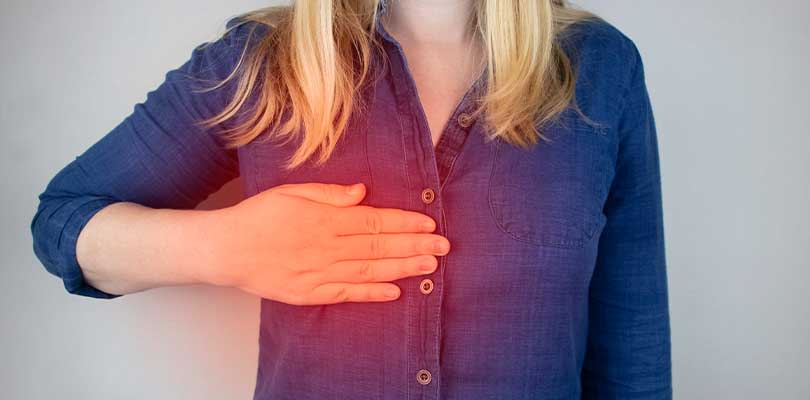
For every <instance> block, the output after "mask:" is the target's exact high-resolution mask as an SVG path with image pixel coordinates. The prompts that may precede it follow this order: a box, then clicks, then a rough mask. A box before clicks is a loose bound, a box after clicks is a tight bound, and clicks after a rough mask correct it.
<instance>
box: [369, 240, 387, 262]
mask: <svg viewBox="0 0 810 400" xmlns="http://www.w3.org/2000/svg"><path fill="white" fill-rule="evenodd" d="M369 245H370V246H371V249H370V251H371V256H372V257H374V258H382V257H383V256H384V255H385V252H386V249H385V246H386V241H385V239H383V238H382V237H380V236H372V238H371V240H370V241H369Z"/></svg>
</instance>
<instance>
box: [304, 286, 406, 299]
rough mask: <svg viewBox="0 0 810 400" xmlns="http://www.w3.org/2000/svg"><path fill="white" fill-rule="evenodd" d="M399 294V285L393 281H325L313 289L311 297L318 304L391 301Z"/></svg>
mask: <svg viewBox="0 0 810 400" xmlns="http://www.w3.org/2000/svg"><path fill="white" fill-rule="evenodd" d="M399 295H400V289H399V286H397V285H395V284H393V283H361V284H353V283H324V284H323V285H320V286H318V287H316V288H315V289H313V291H312V292H311V295H310V298H311V299H312V301H313V302H314V303H317V304H335V303H346V302H379V301H391V300H396V299H397V298H399Z"/></svg>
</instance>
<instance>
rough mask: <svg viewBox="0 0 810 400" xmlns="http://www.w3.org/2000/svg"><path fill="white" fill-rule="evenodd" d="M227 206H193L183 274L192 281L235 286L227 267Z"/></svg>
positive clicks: (230, 270)
mask: <svg viewBox="0 0 810 400" xmlns="http://www.w3.org/2000/svg"><path fill="white" fill-rule="evenodd" d="M229 216H230V213H229V209H228V208H224V209H217V210H195V211H194V214H192V217H191V218H192V222H191V223H190V224H189V229H190V235H189V236H190V240H189V241H188V243H189V244H190V247H189V249H188V256H187V257H185V258H186V259H187V260H191V262H189V263H185V267H184V268H185V269H186V272H185V274H186V275H187V276H188V279H189V280H190V281H192V282H193V283H195V284H208V285H215V286H235V284H236V282H237V277H236V275H235V273H234V271H233V269H232V268H229V263H228V253H229V252H228V251H227V241H228V238H227V237H226V235H227V233H228V232H232V229H230V228H229V225H230V223H229Z"/></svg>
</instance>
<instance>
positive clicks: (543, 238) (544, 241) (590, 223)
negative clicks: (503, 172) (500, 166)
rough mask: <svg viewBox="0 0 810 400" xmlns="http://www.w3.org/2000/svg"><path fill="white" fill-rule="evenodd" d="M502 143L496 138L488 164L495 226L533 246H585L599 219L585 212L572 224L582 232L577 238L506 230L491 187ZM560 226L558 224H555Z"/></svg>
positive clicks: (489, 204)
mask: <svg viewBox="0 0 810 400" xmlns="http://www.w3.org/2000/svg"><path fill="white" fill-rule="evenodd" d="M502 144H503V142H502V140H501V138H496V141H495V149H494V153H495V154H494V156H493V160H492V165H491V166H490V173H489V182H487V205H488V206H489V211H490V215H491V216H492V220H493V221H494V222H495V226H497V227H498V230H500V231H501V232H503V233H504V234H506V235H507V236H509V237H510V238H512V239H514V240H516V241H519V242H524V243H528V244H531V245H534V246H541V247H554V248H561V249H579V248H582V247H584V246H585V244H586V243H588V242H589V241H590V240H592V239H593V235H594V233H595V232H596V230H597V228H598V226H599V224H600V220H599V216H598V215H593V214H586V215H585V218H584V224H583V225H573V226H575V227H576V229H578V230H579V231H581V232H582V237H581V238H579V239H574V240H567V239H554V238H551V236H553V235H547V234H544V235H535V236H537V238H536V239H532V238H529V237H527V236H519V235H517V234H515V233H513V232H510V231H509V230H507V229H506V228H505V227H504V225H503V223H502V221H501V219H500V218H498V214H497V212H496V210H495V205H494V202H493V201H492V188H493V186H494V184H493V182H494V181H495V179H494V177H495V166H496V165H497V163H498V160H499V158H500V148H501V145H502ZM557 225H558V226H560V225H559V224H557Z"/></svg>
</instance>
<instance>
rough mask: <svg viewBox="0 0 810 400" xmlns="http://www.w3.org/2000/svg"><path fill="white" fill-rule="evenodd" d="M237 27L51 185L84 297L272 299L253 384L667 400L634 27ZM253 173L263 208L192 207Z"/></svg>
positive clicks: (431, 18)
mask: <svg viewBox="0 0 810 400" xmlns="http://www.w3.org/2000/svg"><path fill="white" fill-rule="evenodd" d="M228 28H229V29H228V30H227V32H226V33H225V34H224V35H223V36H222V37H221V38H219V39H218V40H216V41H215V42H213V43H209V44H206V45H204V46H199V47H197V48H196V49H194V52H193V53H192V55H191V58H190V59H189V61H188V62H186V63H185V64H183V65H182V66H181V67H179V68H178V69H176V70H173V71H170V72H169V73H168V74H167V75H166V80H165V82H163V83H162V84H161V85H160V86H159V87H158V88H157V89H156V90H154V91H152V92H150V93H149V94H148V96H147V99H146V101H145V102H143V103H139V104H137V105H136V106H135V110H134V112H133V113H132V114H131V115H130V116H128V117H127V118H126V119H125V120H124V121H123V122H121V124H120V125H118V126H117V127H115V128H114V129H113V130H112V131H111V132H109V133H108V134H107V135H106V136H104V137H103V138H102V139H101V140H100V141H98V142H97V143H96V144H94V145H93V146H92V147H91V148H89V149H88V150H87V151H86V152H85V153H83V154H82V155H81V156H79V157H77V159H76V160H75V161H73V162H71V163H70V164H69V165H67V166H66V167H65V168H64V169H63V170H62V171H60V172H59V173H58V174H57V175H56V176H55V177H54V178H53V180H52V181H51V182H50V183H49V185H48V187H47V188H46V190H45V192H44V193H42V195H41V196H40V205H39V209H38V212H37V214H36V216H35V217H34V220H33V221H32V225H31V228H32V232H33V234H34V239H35V241H34V249H35V251H36V254H37V256H38V257H39V258H40V260H41V261H42V263H43V264H44V265H45V267H46V268H47V269H48V270H49V271H50V272H52V273H54V274H56V275H57V276H59V277H61V278H62V279H63V281H64V284H65V287H66V288H67V290H68V291H69V292H70V293H75V294H79V295H85V296H93V297H99V298H113V297H116V296H120V295H123V294H129V293H134V292H137V291H142V290H146V289H149V288H153V287H158V286H167V285H181V284H189V283H208V284H215V285H225V286H232V287H237V288H240V289H242V290H245V291H247V292H250V293H253V294H256V295H258V296H260V297H262V312H261V331H260V354H259V369H258V374H257V384H256V390H255V398H257V399H271V398H272V399H276V398H295V399H323V398H347V399H348V398H350V399H379V398H385V399H410V398H414V399H415V398H419V399H438V398H458V399H476V398H499V399H520V398H544V399H545V398H549V399H551V398H554V399H562V398H579V397H585V398H644V399H662V398H670V397H671V384H670V382H671V377H670V337H669V317H668V305H667V286H666V273H665V259H664V241H663V218H662V209H661V189H660V173H659V163H658V154H657V153H658V149H657V141H656V133H655V127H654V122H653V117H652V113H651V107H650V104H649V100H648V96H647V91H646V87H645V83H644V74H643V68H642V63H641V60H640V58H639V54H638V51H637V50H636V48H635V46H634V45H633V43H632V41H630V40H629V39H628V38H627V37H625V36H624V35H623V34H621V33H620V32H619V31H618V30H616V29H615V28H614V27H612V26H611V25H609V24H608V23H606V22H604V21H601V20H599V19H598V18H596V17H594V16H592V15H589V14H587V13H584V12H579V11H575V10H573V9H571V8H569V7H567V6H566V5H564V4H563V3H562V2H559V1H551V0H516V1H508V2H507V1H500V0H455V1H450V0H447V1H422V0H399V1H392V2H390V3H388V2H382V3H380V2H379V1H376V0H367V1H349V0H333V1H320V2H314V1H313V2H310V1H298V2H295V4H294V6H293V7H292V8H284V7H280V8H269V9H263V10H258V11H256V12H252V13H248V14H245V15H242V16H240V17H239V18H234V19H233V20H231V21H229V23H228ZM315 153H318V156H317V157H315ZM239 174H241V175H242V177H243V179H244V182H245V196H246V199H245V200H243V201H242V202H240V203H239V204H237V205H234V206H232V207H227V208H224V209H221V210H213V211H202V210H193V208H194V206H196V205H197V204H198V203H199V202H201V201H202V200H204V199H205V198H206V196H207V195H209V194H210V193H212V192H214V191H216V190H217V189H219V188H220V187H221V186H222V185H223V184H225V183H226V182H228V181H229V180H231V179H233V178H235V177H237V176H238V175H239ZM353 183H359V185H352V184H353ZM451 243H452V250H451V249H450V244H451Z"/></svg>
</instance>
